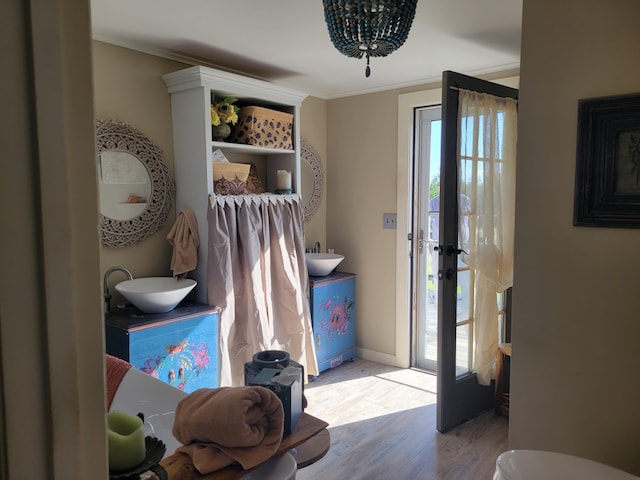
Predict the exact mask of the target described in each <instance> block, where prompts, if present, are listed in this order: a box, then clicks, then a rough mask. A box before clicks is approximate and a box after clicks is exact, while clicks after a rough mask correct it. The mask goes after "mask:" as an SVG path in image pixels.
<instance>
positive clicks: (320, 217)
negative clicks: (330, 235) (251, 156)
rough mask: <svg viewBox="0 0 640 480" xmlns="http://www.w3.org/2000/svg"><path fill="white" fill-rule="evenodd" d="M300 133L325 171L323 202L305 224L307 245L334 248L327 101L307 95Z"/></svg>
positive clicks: (302, 112) (301, 115)
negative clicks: (329, 206)
mask: <svg viewBox="0 0 640 480" xmlns="http://www.w3.org/2000/svg"><path fill="white" fill-rule="evenodd" d="M300 125H301V126H300V134H301V135H302V137H304V138H305V139H306V140H307V142H308V143H309V144H310V145H311V146H312V147H313V149H314V150H315V151H316V153H317V154H318V156H319V157H320V161H321V162H322V170H323V172H324V184H325V186H324V194H323V196H322V202H320V206H319V207H318V210H316V213H315V214H314V215H313V217H311V219H310V221H308V222H306V223H305V224H304V234H305V245H306V246H307V247H313V244H314V243H315V242H320V247H321V248H322V251H323V252H325V251H326V249H327V248H332V246H331V245H327V237H326V233H325V231H326V230H325V226H326V221H327V186H326V183H327V102H326V100H322V99H320V98H316V97H307V98H306V99H305V100H304V102H303V103H302V108H301V109H300Z"/></svg>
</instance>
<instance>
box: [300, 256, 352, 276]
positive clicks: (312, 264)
mask: <svg viewBox="0 0 640 480" xmlns="http://www.w3.org/2000/svg"><path fill="white" fill-rule="evenodd" d="M305 257H306V259H307V270H308V271H309V275H312V276H314V277H324V276H326V275H329V274H330V273H331V272H333V271H334V270H335V268H336V267H337V266H338V265H340V262H342V260H344V255H338V254H337V253H305Z"/></svg>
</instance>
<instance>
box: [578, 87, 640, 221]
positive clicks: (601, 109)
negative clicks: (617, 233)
mask: <svg viewBox="0 0 640 480" xmlns="http://www.w3.org/2000/svg"><path fill="white" fill-rule="evenodd" d="M573 224H574V225H576V226H584V227H617V228H640V94H633V95H620V96H614V97H602V98H592V99H582V100H580V101H579V102H578V145H577V160H576V186H575V201H574V212H573Z"/></svg>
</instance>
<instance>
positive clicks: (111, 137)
mask: <svg viewBox="0 0 640 480" xmlns="http://www.w3.org/2000/svg"><path fill="white" fill-rule="evenodd" d="M96 146H97V150H98V177H99V192H100V238H101V240H102V243H103V245H105V246H107V247H124V246H129V245H133V244H134V243H137V242H139V241H141V240H144V239H145V238H147V237H149V236H150V235H152V234H154V233H155V232H156V231H158V229H159V228H160V227H162V225H164V223H165V221H166V219H167V215H168V213H169V210H170V208H171V205H172V204H173V197H174V194H175V186H174V184H173V181H172V180H171V177H170V176H169V171H168V170H167V166H166V165H165V163H164V157H163V155H162V151H161V150H160V148H158V147H157V146H156V145H155V144H154V143H153V142H151V141H150V140H149V139H148V138H147V137H145V136H144V135H143V134H142V133H141V132H139V131H138V130H136V129H135V128H133V127H131V126H129V125H128V124H126V123H122V122H116V121H113V120H98V121H97V124H96Z"/></svg>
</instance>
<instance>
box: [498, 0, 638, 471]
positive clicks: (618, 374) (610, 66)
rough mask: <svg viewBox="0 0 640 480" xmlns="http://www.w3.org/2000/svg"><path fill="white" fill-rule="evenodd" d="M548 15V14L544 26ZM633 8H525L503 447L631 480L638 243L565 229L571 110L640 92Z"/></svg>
mask: <svg viewBox="0 0 640 480" xmlns="http://www.w3.org/2000/svg"><path fill="white" fill-rule="evenodd" d="M550 12H552V14H550ZM638 18H640V3H638V2H637V1H636V0H611V1H608V2H603V1H600V0H586V1H570V2H560V3H559V2H555V1H552V0H525V2H524V23H523V42H522V59H521V83H520V86H521V89H520V105H519V108H520V119H519V137H518V172H517V178H518V181H517V193H516V195H517V199H516V253H515V279H514V297H513V315H514V316H513V337H512V340H513V359H512V361H513V363H512V383H511V395H512V396H511V399H512V402H511V417H510V445H511V447H514V448H539V449H548V450H555V451H561V452H568V453H572V454H577V455H582V456H585V457H589V458H593V459H595V460H600V461H604V462H607V463H610V464H613V465H616V466H618V467H620V468H625V469H627V470H629V471H631V472H633V473H635V474H636V475H639V474H640V408H639V405H640V381H639V380H638V371H640V355H639V354H638V351H639V349H638V341H639V340H640V321H639V319H640V315H639V313H638V312H639V311H640V295H638V286H639V285H640V255H639V254H638V244H639V242H640V230H630V229H611V228H608V229H603V228H585V227H574V226H572V218H573V192H574V176H575V162H576V132H577V102H578V99H580V98H591V97H599V96H607V95H616V94H623V93H631V92H638V91H640V64H639V63H638V62H637V61H636V60H637V59H638V54H639V53H640V49H639V46H640V29H638Z"/></svg>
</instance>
